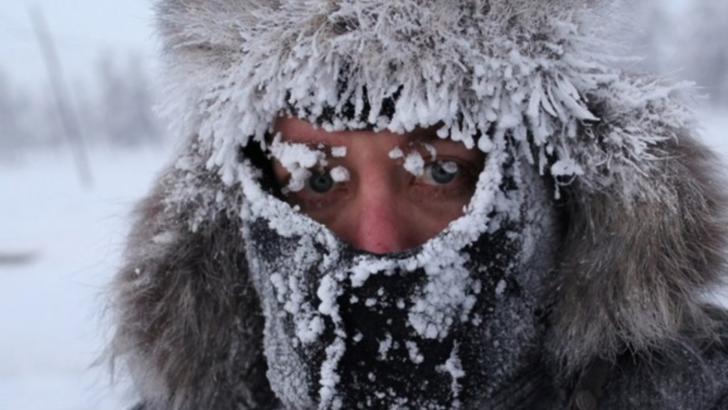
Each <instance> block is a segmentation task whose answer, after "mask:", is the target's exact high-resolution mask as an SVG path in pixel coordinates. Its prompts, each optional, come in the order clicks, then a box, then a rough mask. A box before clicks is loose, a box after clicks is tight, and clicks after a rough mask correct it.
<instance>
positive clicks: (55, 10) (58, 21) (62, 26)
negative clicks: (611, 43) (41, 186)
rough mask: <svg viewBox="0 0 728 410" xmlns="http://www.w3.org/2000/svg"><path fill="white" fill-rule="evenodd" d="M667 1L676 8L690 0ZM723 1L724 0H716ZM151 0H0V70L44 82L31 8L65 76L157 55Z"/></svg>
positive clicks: (34, 83)
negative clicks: (102, 61)
mask: <svg viewBox="0 0 728 410" xmlns="http://www.w3.org/2000/svg"><path fill="white" fill-rule="evenodd" d="M658 1H665V2H666V3H669V4H671V5H672V6H674V7H675V8H679V7H680V6H681V5H684V4H685V3H686V2H687V1H688V0H658ZM719 1H725V0H719ZM152 2H153V1H152V0H2V3H3V4H2V6H0V39H2V41H0V55H1V56H3V58H1V59H0V70H2V71H4V72H5V73H6V74H8V75H9V76H10V78H11V80H12V81H14V82H16V83H19V84H21V85H29V86H33V87H38V86H44V85H45V84H46V83H47V81H48V80H47V78H48V76H47V74H46V71H45V66H44V64H43V60H42V57H41V53H40V51H39V48H38V43H37V41H36V38H35V35H34V32H33V28H32V25H31V23H30V17H29V9H31V8H33V7H37V8H39V9H41V10H42V11H43V13H44V14H45V18H46V20H47V22H48V26H49V28H50V30H51V33H52V34H53V36H54V39H55V41H56V46H57V48H58V51H59V54H60V57H61V61H62V65H63V69H64V74H65V77H66V78H67V79H68V80H69V81H71V82H74V81H76V80H78V79H83V78H84V77H85V76H89V75H93V72H94V71H93V69H94V66H95V64H96V63H97V61H98V60H99V55H100V54H101V53H102V52H103V50H112V51H113V54H115V55H117V56H124V55H126V54H128V53H130V52H132V51H136V52H138V53H140V54H141V55H142V56H143V57H145V59H146V61H147V64H148V65H150V66H151V65H153V63H154V62H155V61H156V58H155V57H154V56H155V53H156V50H157V40H156V38H155V37H154V34H153V33H154V30H153V14H152V11H151V4H152Z"/></svg>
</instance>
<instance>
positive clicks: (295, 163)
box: [270, 134, 327, 192]
mask: <svg viewBox="0 0 728 410" xmlns="http://www.w3.org/2000/svg"><path fill="white" fill-rule="evenodd" d="M270 153H271V156H272V157H273V158H275V159H276V160H278V162H279V163H280V164H281V165H282V166H283V168H285V169H286V170H287V171H288V172H289V173H290V174H291V177H290V180H289V181H288V185H287V186H286V188H287V189H288V190H290V191H291V192H298V191H300V190H302V189H303V188H304V187H305V186H306V181H307V180H308V178H309V177H310V176H311V171H310V169H311V168H314V167H317V166H325V165H326V164H327V161H326V154H325V153H324V152H323V151H321V150H314V149H311V148H310V147H309V146H307V145H306V144H299V143H288V142H283V141H282V140H281V136H280V134H279V135H276V137H275V138H274V139H273V143H272V144H271V146H270Z"/></svg>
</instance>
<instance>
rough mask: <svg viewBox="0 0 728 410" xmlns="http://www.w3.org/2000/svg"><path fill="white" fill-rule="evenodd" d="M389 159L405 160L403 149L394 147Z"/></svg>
mask: <svg viewBox="0 0 728 410" xmlns="http://www.w3.org/2000/svg"><path fill="white" fill-rule="evenodd" d="M389 158H390V159H399V158H404V152H402V149H401V148H399V147H394V148H393V149H392V150H391V151H389Z"/></svg>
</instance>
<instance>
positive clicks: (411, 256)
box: [110, 0, 728, 410]
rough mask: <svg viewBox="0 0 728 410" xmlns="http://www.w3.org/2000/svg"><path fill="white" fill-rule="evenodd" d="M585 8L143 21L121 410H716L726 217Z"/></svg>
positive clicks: (684, 138)
mask: <svg viewBox="0 0 728 410" xmlns="http://www.w3.org/2000/svg"><path fill="white" fill-rule="evenodd" d="M607 3H608V2H599V1H586V0H554V1H549V2H537V1H533V0H490V1H486V0H457V1H448V2H443V1H436V0H418V1H414V0H387V1H381V0H367V1H350V0H340V1H329V0H311V1H305V2H304V1H295V0H289V1H277V2H259V1H240V0H214V1H213V0H184V1H182V0H158V1H157V13H158V21H159V30H160V33H161V36H162V40H163V43H164V57H165V62H166V64H165V79H166V80H167V81H168V82H169V85H170V87H169V88H168V89H169V92H168V93H167V98H168V102H167V104H166V107H167V108H168V109H169V113H170V118H172V119H173V121H174V125H175V128H174V129H175V132H176V134H177V135H178V136H179V138H181V139H184V140H185V141H186V142H185V144H184V145H183V147H182V148H181V149H180V151H179V152H178V153H177V154H176V156H175V158H174V161H173V163H172V164H171V165H170V166H169V167H167V168H166V170H165V171H164V172H163V173H162V174H161V175H160V177H159V179H158V181H157V184H156V185H155V188H154V189H153V191H152V192H151V193H150V194H149V196H148V197H147V198H146V199H144V200H143V201H142V203H141V204H140V206H139V207H138V210H137V220H136V222H135V225H134V228H133V229H132V232H131V234H130V236H129V239H128V248H127V252H126V254H125V263H124V266H123V268H122V269H121V270H120V272H119V273H118V275H117V277H116V278H115V281H114V283H113V289H114V295H113V300H112V309H113V312H114V314H115V316H114V319H115V334H114V337H113V340H112V344H111V347H110V349H111V354H112V356H113V357H114V361H120V362H121V363H123V364H124V368H125V369H127V371H128V372H129V373H130V374H131V376H132V379H133V381H134V385H135V387H136V389H137V394H138V397H139V402H140V404H139V406H138V408H139V409H145V410H163V409H164V410H167V409H314V408H318V409H364V408H370V409H455V408H462V409H582V410H586V409H706V410H718V409H725V408H728V349H726V346H725V333H724V332H725V328H726V313H725V310H723V309H722V308H720V307H719V305H718V304H716V303H714V302H712V301H711V299H710V298H709V296H710V293H711V292H713V291H715V290H716V289H718V288H719V287H720V286H721V284H722V282H723V281H724V280H725V272H724V267H725V262H726V260H725V254H724V251H725V245H726V235H727V233H728V225H726V219H725V210H726V204H728V198H727V197H726V194H725V186H724V185H723V183H722V179H721V178H722V176H721V175H720V169H719V168H720V165H719V161H718V160H717V158H716V157H715V156H714V155H713V153H711V152H710V151H709V149H708V148H706V147H705V146H704V145H703V144H702V143H700V142H699V140H698V138H697V136H696V133H695V131H694V130H695V126H694V123H693V122H692V118H691V115H690V111H689V109H688V108H686V105H685V103H684V102H683V99H681V96H680V89H679V88H678V87H676V86H674V85H672V84H670V83H669V82H667V81H665V80H660V79H655V78H651V77H648V76H646V75H637V74H632V73H628V72H626V71H625V69H622V68H619V67H618V66H616V65H615V64H613V62H614V61H613V59H612V58H611V57H610V55H609V50H610V48H609V47H608V42H607V40H606V39H608V38H610V37H609V36H610V34H609V30H611V28H610V27H612V25H610V24H609V22H610V21H614V19H619V16H620V14H619V13H618V12H617V11H615V9H614V6H613V5H612V4H607Z"/></svg>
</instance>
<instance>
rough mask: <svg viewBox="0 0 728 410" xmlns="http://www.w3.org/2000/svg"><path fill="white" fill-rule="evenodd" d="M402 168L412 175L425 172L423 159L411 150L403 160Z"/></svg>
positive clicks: (419, 174) (420, 174)
mask: <svg viewBox="0 0 728 410" xmlns="http://www.w3.org/2000/svg"><path fill="white" fill-rule="evenodd" d="M404 169H406V170H407V171H408V172H409V173H410V174H412V175H414V176H417V177H419V176H422V174H423V173H424V172H425V160H424V159H422V155H420V153H419V152H417V151H412V152H410V153H409V154H407V157H406V158H405V160H404Z"/></svg>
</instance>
